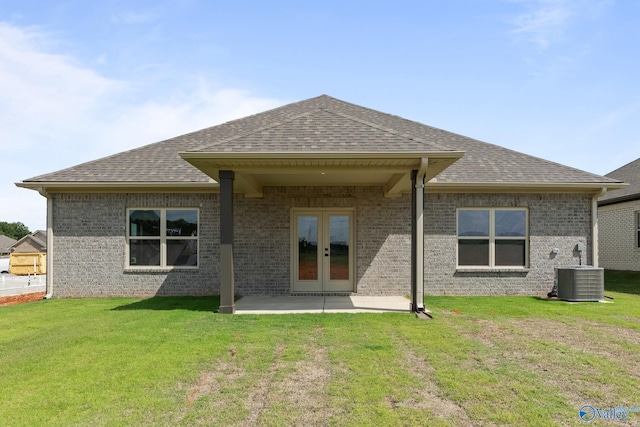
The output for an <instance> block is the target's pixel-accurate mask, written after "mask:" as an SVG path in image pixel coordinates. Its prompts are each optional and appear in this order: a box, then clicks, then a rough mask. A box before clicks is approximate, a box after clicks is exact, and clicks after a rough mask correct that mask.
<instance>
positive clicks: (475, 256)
mask: <svg viewBox="0 0 640 427" xmlns="http://www.w3.org/2000/svg"><path fill="white" fill-rule="evenodd" d="M458 265H482V266H488V265H489V240H475V239H470V240H466V239H459V240H458Z"/></svg>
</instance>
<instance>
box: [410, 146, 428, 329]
mask: <svg viewBox="0 0 640 427" xmlns="http://www.w3.org/2000/svg"><path fill="white" fill-rule="evenodd" d="M428 164H429V159H428V158H426V157H425V158H422V161H421V164H420V169H419V170H412V171H411V187H412V188H411V193H412V194H411V195H412V197H411V199H412V206H411V311H413V312H414V313H416V315H417V316H418V317H421V318H425V319H427V318H428V319H430V318H432V317H431V315H429V314H428V313H427V312H426V310H425V308H424V184H425V176H426V174H427V166H428Z"/></svg>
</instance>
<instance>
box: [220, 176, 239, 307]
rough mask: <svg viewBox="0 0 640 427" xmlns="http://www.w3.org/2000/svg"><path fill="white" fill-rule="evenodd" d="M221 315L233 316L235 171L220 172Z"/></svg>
mask: <svg viewBox="0 0 640 427" xmlns="http://www.w3.org/2000/svg"><path fill="white" fill-rule="evenodd" d="M219 177H220V313H228V314H233V313H235V311H236V305H235V298H234V297H235V282H234V274H233V270H234V263H233V179H234V173H233V171H220V173H219Z"/></svg>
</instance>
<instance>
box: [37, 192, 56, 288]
mask: <svg viewBox="0 0 640 427" xmlns="http://www.w3.org/2000/svg"><path fill="white" fill-rule="evenodd" d="M38 193H40V195H41V196H42V197H45V198H46V199H47V257H46V260H47V280H46V285H45V291H46V293H45V295H44V299H50V298H51V297H52V296H53V268H52V266H53V200H52V199H51V197H50V195H49V193H47V190H45V189H44V187H40V188H38Z"/></svg>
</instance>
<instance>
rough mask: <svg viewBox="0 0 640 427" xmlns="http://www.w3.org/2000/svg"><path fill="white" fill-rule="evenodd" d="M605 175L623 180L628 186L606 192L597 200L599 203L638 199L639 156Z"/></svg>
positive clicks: (639, 194) (639, 190) (639, 193)
mask: <svg viewBox="0 0 640 427" xmlns="http://www.w3.org/2000/svg"><path fill="white" fill-rule="evenodd" d="M606 176H607V177H609V178H613V179H617V180H620V181H624V182H626V183H628V184H629V186H628V187H625V188H622V189H620V190H614V191H610V192H608V193H607V194H605V195H604V196H603V197H601V198H600V200H599V201H598V203H599V204H600V205H608V204H612V203H616V202H624V201H629V200H636V199H640V158H638V159H636V160H634V161H633V162H631V163H628V164H626V165H624V166H622V167H621V168H618V169H616V170H614V171H613V172H609V173H608V174H607V175H606Z"/></svg>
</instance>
